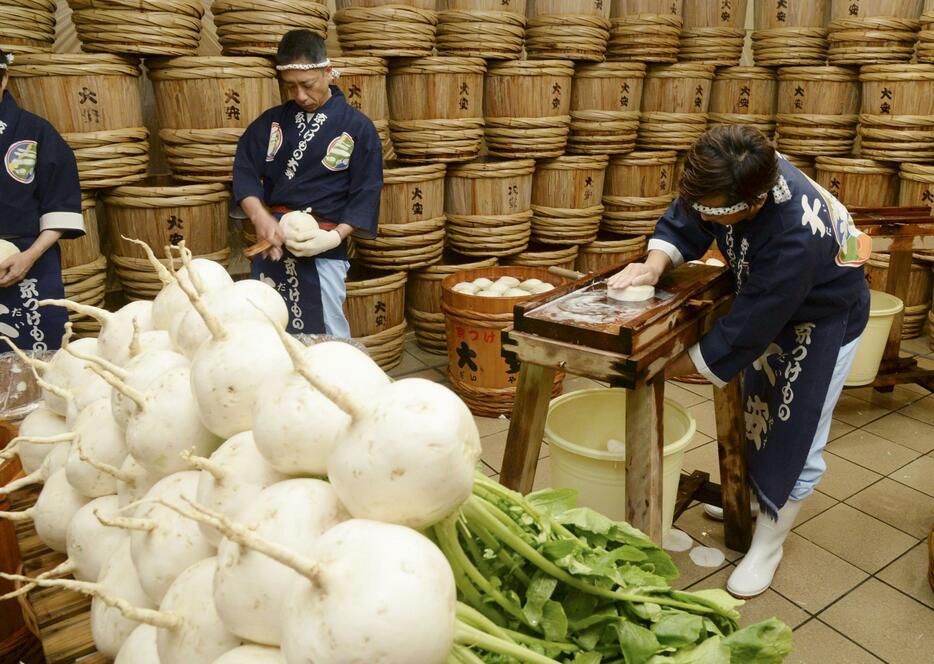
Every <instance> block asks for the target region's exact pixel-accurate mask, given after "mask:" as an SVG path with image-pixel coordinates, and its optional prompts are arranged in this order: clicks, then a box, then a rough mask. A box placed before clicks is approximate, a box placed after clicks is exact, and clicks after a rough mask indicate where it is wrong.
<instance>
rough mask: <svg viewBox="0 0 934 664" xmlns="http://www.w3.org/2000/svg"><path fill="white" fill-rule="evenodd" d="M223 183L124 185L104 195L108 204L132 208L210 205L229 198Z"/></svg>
mask: <svg viewBox="0 0 934 664" xmlns="http://www.w3.org/2000/svg"><path fill="white" fill-rule="evenodd" d="M229 198H230V194H229V192H228V191H227V187H226V186H224V185H223V184H189V185H177V186H152V187H146V186H124V187H117V188H115V189H112V190H111V191H109V192H107V193H106V194H104V196H103V200H104V203H105V204H106V205H115V206H119V207H131V208H163V207H177V206H197V205H210V204H212V203H217V202H220V201H226V200H229Z"/></svg>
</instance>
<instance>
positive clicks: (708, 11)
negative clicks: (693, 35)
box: [681, 0, 747, 31]
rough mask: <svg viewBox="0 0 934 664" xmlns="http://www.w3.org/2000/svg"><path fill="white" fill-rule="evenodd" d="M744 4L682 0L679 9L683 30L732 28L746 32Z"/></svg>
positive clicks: (745, 4) (745, 6) (745, 5)
mask: <svg viewBox="0 0 934 664" xmlns="http://www.w3.org/2000/svg"><path fill="white" fill-rule="evenodd" d="M746 10H747V3H745V2H722V1H721V2H710V0H683V6H682V9H681V13H682V16H683V18H684V28H685V30H694V29H696V28H733V29H734V30H743V31H745V30H746Z"/></svg>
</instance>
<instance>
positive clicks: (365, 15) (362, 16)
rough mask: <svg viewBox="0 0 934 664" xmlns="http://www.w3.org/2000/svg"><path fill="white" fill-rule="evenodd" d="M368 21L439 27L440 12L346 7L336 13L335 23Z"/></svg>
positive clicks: (413, 9)
mask: <svg viewBox="0 0 934 664" xmlns="http://www.w3.org/2000/svg"><path fill="white" fill-rule="evenodd" d="M368 21H373V22H377V23H379V22H383V21H392V22H399V23H427V24H430V25H437V23H438V12H436V11H433V10H430V9H419V8H418V7H407V6H403V5H383V6H380V7H344V8H341V9H338V10H337V11H336V12H335V13H334V22H335V23H336V24H337V25H341V24H346V23H357V22H368Z"/></svg>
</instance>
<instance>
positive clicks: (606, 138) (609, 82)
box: [567, 62, 645, 155]
mask: <svg viewBox="0 0 934 664" xmlns="http://www.w3.org/2000/svg"><path fill="white" fill-rule="evenodd" d="M644 79H645V64H643V63H641V62H601V63H599V64H592V65H582V66H580V67H578V68H577V72H576V74H575V76H574V82H573V84H572V86H571V133H570V136H569V137H568V145H567V151H568V152H569V153H572V154H598V155H599V154H602V155H607V154H625V153H627V152H632V150H633V148H634V147H635V145H636V135H637V134H638V129H639V115H640V113H639V109H640V107H641V104H642V82H643V80H644Z"/></svg>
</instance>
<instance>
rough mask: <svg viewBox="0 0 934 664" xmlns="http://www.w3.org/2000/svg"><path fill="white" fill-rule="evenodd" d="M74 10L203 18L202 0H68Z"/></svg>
mask: <svg viewBox="0 0 934 664" xmlns="http://www.w3.org/2000/svg"><path fill="white" fill-rule="evenodd" d="M68 5H69V6H70V7H71V9H72V11H75V10H81V9H124V10H135V11H142V12H170V13H175V14H187V15H189V16H195V17H197V18H201V17H202V16H204V5H203V4H202V3H201V2H200V0H68Z"/></svg>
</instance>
